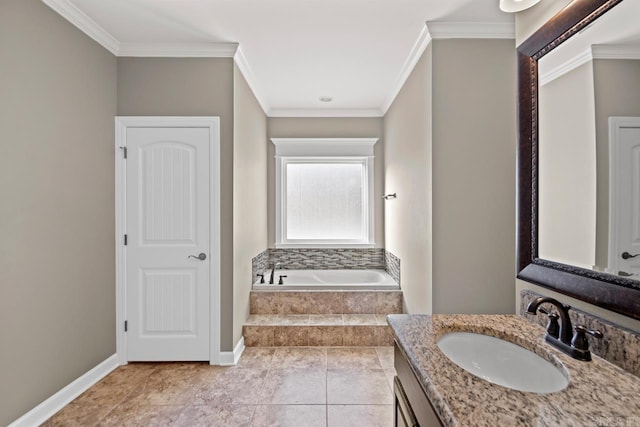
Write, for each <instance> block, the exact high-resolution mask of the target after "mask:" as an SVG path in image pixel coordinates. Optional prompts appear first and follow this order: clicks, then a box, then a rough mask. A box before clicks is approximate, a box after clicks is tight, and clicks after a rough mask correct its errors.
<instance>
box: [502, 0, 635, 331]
mask: <svg viewBox="0 0 640 427" xmlns="http://www.w3.org/2000/svg"><path fill="white" fill-rule="evenodd" d="M567 3H569V0H541V1H540V3H538V4H537V5H536V6H534V7H532V8H531V9H528V10H526V11H524V12H521V13H518V14H516V45H519V44H521V43H522V42H524V41H525V40H526V39H527V37H529V36H530V35H531V34H533V32H534V31H535V30H536V29H538V28H539V27H540V26H542V24H544V23H545V22H546V21H547V20H548V19H549V18H550V17H552V16H553V15H554V14H555V13H557V12H558V11H560V10H561V9H562V8H563V7H564V6H566V5H567ZM596 114H597V112H596ZM596 129H597V125H596ZM515 287H516V294H515V307H516V310H517V309H518V307H519V306H520V291H521V290H524V289H529V290H533V291H535V292H538V293H540V294H543V295H549V296H551V297H554V298H557V299H559V300H560V301H563V302H566V303H567V304H570V305H571V306H572V307H576V308H578V309H580V310H583V311H585V312H587V313H592V314H595V315H596V316H599V317H601V318H603V319H606V320H609V321H611V322H614V323H617V324H619V325H623V326H626V327H627V328H630V329H633V330H635V331H640V321H638V320H634V319H631V318H629V317H626V316H622V315H620V314H617V313H614V312H612V311H609V310H604V309H602V308H600V307H596V306H594V305H591V304H587V303H585V302H583V301H580V300H577V299H574V298H569V297H566V296H564V295H561V294H558V293H555V292H552V291H549V290H548V289H545V288H542V287H540V286H536V285H533V284H531V283H528V282H524V281H522V280H518V279H516V281H515Z"/></svg>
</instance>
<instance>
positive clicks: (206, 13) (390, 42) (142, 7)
mask: <svg viewBox="0 0 640 427" xmlns="http://www.w3.org/2000/svg"><path fill="white" fill-rule="evenodd" d="M43 1H44V2H45V3H47V4H49V5H50V6H51V7H52V8H54V9H55V10H58V11H59V12H60V9H65V10H66V12H67V14H69V13H71V15H75V16H76V20H77V19H80V20H84V21H89V23H90V24H91V25H89V26H90V27H92V28H90V31H93V32H96V31H97V32H99V33H100V32H102V36H100V37H101V38H102V39H103V40H106V44H109V45H110V46H112V47H113V46H115V47H114V48H113V49H111V50H112V52H114V53H116V54H118V55H120V56H129V55H131V56H145V54H144V53H141V52H144V49H145V48H146V49H147V50H149V49H150V50H149V51H153V48H154V47H156V48H162V47H164V48H165V50H167V48H168V47H171V48H172V49H173V50H174V51H176V49H177V50H180V48H181V47H183V48H185V52H189V51H191V52H195V51H198V49H200V50H203V51H205V52H209V51H210V50H211V49H207V47H214V46H215V45H213V44H214V43H238V44H239V50H240V51H241V53H240V55H239V56H236V62H238V64H239V66H240V68H241V70H242V71H243V74H244V75H245V77H246V78H247V80H248V81H249V84H250V85H251V87H252V89H253V91H254V92H255V94H256V96H257V98H258V100H259V101H260V103H261V105H262V107H263V108H264V109H265V111H266V112H267V114H269V115H270V116H278V115H280V116H282V115H290V116H296V115H297V116H331V115H336V116H340V115H346V116H380V115H382V114H384V112H385V111H386V109H387V108H388V107H389V104H390V103H391V101H392V100H393V98H394V97H395V95H396V94H397V91H398V90H399V88H400V86H401V84H402V83H403V81H404V79H405V78H406V76H408V74H409V72H410V71H411V68H412V67H413V65H414V64H415V61H416V60H417V59H418V57H419V55H420V54H421V53H422V50H423V49H424V46H426V44H427V43H428V41H429V40H430V36H429V32H430V33H431V35H432V36H433V33H434V30H433V29H432V28H431V26H430V28H429V30H430V31H429V32H428V31H426V30H425V22H427V21H441V22H450V23H453V22H455V23H458V24H456V25H457V27H456V28H458V32H459V31H460V29H461V28H462V27H461V26H460V23H490V24H491V25H493V24H497V25H498V27H499V28H501V29H503V30H504V28H510V32H511V33H513V28H512V27H513V16H512V15H509V14H506V13H503V12H501V11H500V10H499V8H498V0H446V1H445V0H108V1H105V0H43ZM63 15H64V14H63ZM83 15H86V16H83ZM87 17H88V19H86V18H87ZM68 19H69V18H68ZM70 20H71V21H72V22H73V20H72V19H70ZM91 21H93V22H91ZM74 23H75V22H74ZM85 24H86V23H85ZM96 24H97V25H96ZM76 25H78V24H77V23H76ZM452 25H453V24H452ZM485 25H489V24H485ZM78 26H79V27H81V28H82V25H78ZM434 27H435V26H434ZM476 27H477V25H476ZM452 28H453V27H452ZM487 28H489V27H487ZM491 28H494V27H491ZM90 31H87V30H85V32H87V33H89V34H90ZM445 32H446V31H445ZM454 32H455V31H454ZM487 32H490V31H485V33H487ZM507 32H508V31H507ZM500 34H502V37H513V36H512V35H511V36H508V35H505V31H502V32H501V33H500ZM90 35H91V34H90ZM453 36H455V34H454V35H453ZM434 37H435V36H434ZM94 38H96V37H94ZM103 44H105V43H103ZM127 46H128V47H129V48H131V49H129V51H128V52H129V53H127V49H126V47H127ZM220 46H222V47H225V46H226V47H229V46H231V47H232V48H233V52H235V45H224V44H223V45H220ZM133 47H135V48H137V49H133ZM118 49H120V50H119V51H118ZM223 51H224V49H223ZM132 52H133V53H132ZM147 56H148V55H147ZM161 56H189V55H188V54H184V55H183V54H178V55H170V54H169V55H161ZM194 56H207V53H205V54H196V55H194ZM209 56H216V55H209ZM221 56H225V55H224V54H223V55H221ZM227 56H233V53H232V54H231V55H227ZM320 97H330V98H332V101H331V102H329V103H326V102H322V101H320V99H319V98H320Z"/></svg>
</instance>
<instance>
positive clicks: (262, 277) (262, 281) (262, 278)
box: [256, 274, 264, 284]
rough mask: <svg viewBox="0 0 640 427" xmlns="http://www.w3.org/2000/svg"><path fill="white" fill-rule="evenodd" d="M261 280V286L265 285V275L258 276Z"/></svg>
mask: <svg viewBox="0 0 640 427" xmlns="http://www.w3.org/2000/svg"><path fill="white" fill-rule="evenodd" d="M256 276H258V277H259V278H260V284H264V274H256Z"/></svg>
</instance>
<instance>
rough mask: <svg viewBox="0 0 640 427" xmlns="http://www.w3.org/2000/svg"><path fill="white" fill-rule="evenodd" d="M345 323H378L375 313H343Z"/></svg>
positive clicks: (370, 324)
mask: <svg viewBox="0 0 640 427" xmlns="http://www.w3.org/2000/svg"><path fill="white" fill-rule="evenodd" d="M342 318H343V320H344V324H345V325H369V326H374V325H377V324H378V319H377V317H376V315H375V314H344V315H343V316H342Z"/></svg>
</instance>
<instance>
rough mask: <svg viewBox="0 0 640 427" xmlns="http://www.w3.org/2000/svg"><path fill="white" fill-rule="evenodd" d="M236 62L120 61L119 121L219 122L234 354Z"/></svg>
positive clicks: (224, 334) (228, 342)
mask: <svg viewBox="0 0 640 427" xmlns="http://www.w3.org/2000/svg"><path fill="white" fill-rule="evenodd" d="M233 67H234V64H233V59H231V58H118V115H119V116H219V117H220V182H221V188H220V207H221V212H220V245H221V247H220V272H221V283H220V288H221V289H220V316H221V317H220V320H221V326H220V346H221V350H222V351H231V350H233V346H234V342H233Z"/></svg>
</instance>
